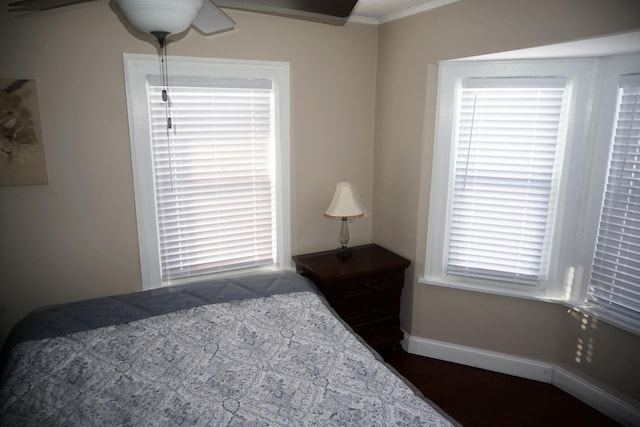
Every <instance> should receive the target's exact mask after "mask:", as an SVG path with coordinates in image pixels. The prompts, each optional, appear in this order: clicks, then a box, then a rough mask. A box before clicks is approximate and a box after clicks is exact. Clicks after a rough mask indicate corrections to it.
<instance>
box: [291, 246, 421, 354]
mask: <svg viewBox="0 0 640 427" xmlns="http://www.w3.org/2000/svg"><path fill="white" fill-rule="evenodd" d="M351 249H352V251H353V255H352V256H351V258H347V259H344V258H340V257H338V256H337V255H336V251H335V250H332V251H325V252H316V253H312V254H305V255H296V256H294V257H293V261H294V262H295V264H296V267H297V270H298V272H299V273H302V274H303V275H305V276H306V277H308V278H309V279H310V280H311V281H312V282H313V283H315V285H316V286H317V287H318V288H319V289H320V291H321V292H322V293H323V294H324V295H325V297H326V298H327V300H328V301H329V304H331V306H332V307H333V309H334V310H335V311H336V312H337V313H338V314H339V315H340V317H342V319H343V320H344V321H345V322H346V323H347V324H348V325H349V326H351V328H353V330H354V331H355V332H356V333H357V334H358V335H360V336H361V337H362V338H363V339H364V340H365V341H366V342H367V343H368V344H369V345H370V346H371V347H373V348H375V349H376V350H378V351H383V350H389V349H393V348H397V347H398V346H399V342H400V340H402V338H403V333H402V331H401V330H400V317H399V315H400V294H401V292H402V286H403V285H404V270H405V269H406V268H407V267H408V266H409V264H410V261H408V260H406V259H404V258H402V257H401V256H398V255H396V254H394V253H393V252H390V251H388V250H386V249H384V248H382V247H380V246H378V245H375V244H370V245H363V246H355V247H352V248H351Z"/></svg>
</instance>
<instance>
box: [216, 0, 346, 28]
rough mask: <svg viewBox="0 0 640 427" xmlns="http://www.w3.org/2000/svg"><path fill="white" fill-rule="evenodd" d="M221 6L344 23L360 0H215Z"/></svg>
mask: <svg viewBox="0 0 640 427" xmlns="http://www.w3.org/2000/svg"><path fill="white" fill-rule="evenodd" d="M214 1H215V3H216V5H217V6H219V7H226V8H229V9H239V10H248V11H251V12H260V13H269V14H274V15H283V16H290V17H293V18H299V19H307V20H312V21H319V22H325V23H328V24H335V25H342V24H344V23H345V22H346V21H347V19H349V15H351V12H352V11H353V8H354V7H355V5H356V3H357V2H358V0H214Z"/></svg>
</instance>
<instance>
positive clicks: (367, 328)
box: [352, 317, 404, 347]
mask: <svg viewBox="0 0 640 427" xmlns="http://www.w3.org/2000/svg"><path fill="white" fill-rule="evenodd" d="M352 328H353V331H354V332H355V333H356V334H358V335H360V336H361V337H362V338H363V339H364V340H365V341H367V342H368V343H369V345H371V346H372V347H379V346H380V345H382V344H383V343H385V342H386V343H389V342H399V341H400V340H402V338H404V334H403V333H402V331H401V330H400V322H399V321H398V318H397V317H395V318H386V319H379V320H377V321H375V322H371V323H367V324H364V325H359V326H352Z"/></svg>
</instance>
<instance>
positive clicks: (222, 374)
mask: <svg viewBox="0 0 640 427" xmlns="http://www.w3.org/2000/svg"><path fill="white" fill-rule="evenodd" d="M0 425H11V426H14V425H15V426H19V425H47V426H49V425H65V426H70V425H78V426H90V425H109V426H116V425H118V426H119V425H131V426H134V425H135V426H146V425H154V426H165V425H167V426H169V425H170V426H174V425H198V426H200V425H201V426H227V425H230V426H235V425H238V426H240V425H243V426H244V425H247V426H353V425H361V426H450V425H452V424H451V423H450V422H449V420H448V419H447V418H446V417H445V416H443V415H442V414H440V413H439V412H438V411H437V410H436V409H434V408H433V407H432V406H430V405H429V404H428V403H427V402H426V401H425V400H423V399H422V398H420V397H418V396H416V395H415V394H414V392H413V391H412V390H411V389H410V388H409V386H408V385H407V384H405V382H404V381H403V380H402V379H401V378H399V377H398V376H396V375H394V374H393V373H392V372H391V371H390V370H389V369H388V368H387V367H386V366H385V365H384V364H383V363H381V362H380V361H378V360H377V359H376V357H375V356H374V354H373V353H371V352H370V351H369V350H368V349H366V348H365V347H364V346H363V345H362V344H361V343H360V342H359V340H358V339H357V338H356V337H355V336H354V335H353V334H352V333H351V332H349V331H348V330H347V329H346V328H345V327H344V326H343V324H342V323H341V321H340V320H339V319H337V318H336V317H334V315H332V313H331V312H330V311H329V310H328V309H327V307H326V306H325V304H324V302H323V301H322V299H321V298H320V297H318V296H317V295H316V294H315V293H313V292H292V293H286V294H279V293H274V294H271V295H267V296H262V297H256V298H250V299H244V300H232V301H229V302H221V303H216V304H203V305H195V306H193V307H190V308H185V309H180V310H177V311H173V312H169V313H165V314H159V315H155V316H152V317H147V318H142V319H138V320H133V321H129V322H126V323H117V322H116V324H113V325H109V326H104V327H99V328H97V329H89V330H81V331H77V332H72V333H69V334H66V335H62V336H53V337H45V338H41V339H37V340H27V341H25V342H22V343H19V344H17V345H15V346H14V347H13V349H12V350H11V354H10V360H9V362H8V364H7V366H6V369H5V370H4V374H3V378H2V383H1V384H0Z"/></svg>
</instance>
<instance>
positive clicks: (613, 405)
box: [402, 335, 640, 426]
mask: <svg viewBox="0 0 640 427" xmlns="http://www.w3.org/2000/svg"><path fill="white" fill-rule="evenodd" d="M402 346H403V347H404V349H405V350H406V351H407V352H409V353H411V354H417V355H419V356H426V357H431V358H434V359H440V360H445V361H447V362H453V363H459V364H461V365H466V366H473V367H476V368H481V369H486V370H489V371H494V372H500V373H503V374H508V375H514V376H517V377H521V378H527V379H531V380H536V381H541V382H545V383H549V384H553V385H555V386H556V387H558V388H559V389H561V390H563V391H565V392H567V393H569V394H570V395H572V396H573V397H575V398H576V399H579V400H581V401H583V402H584V403H586V404H587V405H589V406H591V407H593V408H595V409H597V410H598V411H600V412H602V413H604V414H606V415H607V416H609V417H610V418H612V419H614V420H615V421H617V422H619V423H621V424H622V425H626V426H638V425H640V403H638V402H633V403H632V402H627V401H626V400H622V399H620V398H618V397H617V396H614V395H613V394H611V393H609V392H607V391H606V390H604V389H603V388H601V387H599V386H597V385H595V384H593V383H591V382H589V381H587V380H586V379H584V378H582V377H580V376H578V375H576V374H574V373H572V372H569V371H568V370H566V369H563V368H561V367H559V366H556V365H553V364H550V363H545V362H539V361H535V360H530V359H526V358H522V357H517V356H511V355H507V354H503V353H496V352H491V351H486V350H481V349H477V348H473V347H466V346H461V345H457V344H450V343H446V342H442V341H436V340H430V339H425V338H419V337H413V336H409V335H405V339H404V341H403V342H402ZM427 397H428V396H427Z"/></svg>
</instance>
